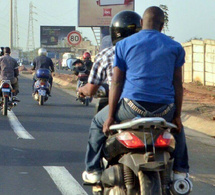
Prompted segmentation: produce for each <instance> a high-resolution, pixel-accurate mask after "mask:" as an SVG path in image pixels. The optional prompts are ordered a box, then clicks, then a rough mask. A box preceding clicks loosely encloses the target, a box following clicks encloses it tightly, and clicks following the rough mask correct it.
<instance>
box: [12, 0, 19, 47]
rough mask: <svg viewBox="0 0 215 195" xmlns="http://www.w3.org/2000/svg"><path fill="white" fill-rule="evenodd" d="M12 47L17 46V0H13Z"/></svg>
mask: <svg viewBox="0 0 215 195" xmlns="http://www.w3.org/2000/svg"><path fill="white" fill-rule="evenodd" d="M13 26H14V28H13V29H14V45H13V46H14V47H16V48H17V49H18V48H19V28H18V14H17V0H14V25H13Z"/></svg>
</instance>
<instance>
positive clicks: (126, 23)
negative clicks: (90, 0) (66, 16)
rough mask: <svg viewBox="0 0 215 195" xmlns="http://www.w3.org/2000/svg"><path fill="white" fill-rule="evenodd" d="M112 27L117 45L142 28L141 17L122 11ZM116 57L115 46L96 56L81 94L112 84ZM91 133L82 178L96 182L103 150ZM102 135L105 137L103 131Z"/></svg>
mask: <svg viewBox="0 0 215 195" xmlns="http://www.w3.org/2000/svg"><path fill="white" fill-rule="evenodd" d="M110 29H111V39H112V43H113V45H115V44H116V43H117V42H118V41H120V40H122V39H124V38H126V37H128V36H130V35H132V34H134V33H137V32H139V31H140V30H141V17H140V16H139V14H137V13H136V12H133V11H127V10H125V11H122V12H120V13H118V14H117V15H115V16H114V17H113V19H112V21H111V26H110ZM114 58H115V46H113V47H109V48H106V49H104V50H102V51H101V52H100V53H99V54H98V55H97V56H96V59H95V63H94V64H93V67H92V69H91V72H90V76H89V78H88V82H89V83H88V84H86V85H85V86H84V87H82V88H80V89H79V93H80V95H83V96H92V95H94V94H95V93H96V91H97V89H98V88H99V86H100V85H101V84H103V83H104V82H106V83H108V84H109V86H110V84H111V80H112V74H113V71H112V68H113V61H114ZM93 120H94V119H93ZM89 134H90V135H89V140H88V145H87V151H86V158H85V164H86V170H85V171H84V172H83V174H82V178H83V180H84V181H85V182H89V183H95V182H97V181H98V180H99V179H100V173H98V174H97V171H100V169H101V167H100V157H101V150H99V151H97V149H98V147H100V143H97V139H98V137H97V132H96V131H93V130H92V129H90V133H89ZM102 136H104V137H105V135H104V134H103V133H102ZM105 138H106V137H105ZM104 141H105V140H104ZM95 151H96V152H95Z"/></svg>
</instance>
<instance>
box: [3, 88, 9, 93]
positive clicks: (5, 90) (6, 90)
mask: <svg viewBox="0 0 215 195" xmlns="http://www.w3.org/2000/svg"><path fill="white" fill-rule="evenodd" d="M1 91H2V92H10V89H7V88H2V90H1Z"/></svg>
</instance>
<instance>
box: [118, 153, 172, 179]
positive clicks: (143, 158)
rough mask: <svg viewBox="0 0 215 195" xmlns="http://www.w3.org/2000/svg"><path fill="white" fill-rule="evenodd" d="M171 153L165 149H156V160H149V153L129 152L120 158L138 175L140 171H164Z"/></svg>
mask: <svg viewBox="0 0 215 195" xmlns="http://www.w3.org/2000/svg"><path fill="white" fill-rule="evenodd" d="M169 158H170V155H169V153H168V152H165V151H160V152H159V151H158V152H157V151H156V153H155V156H154V160H153V161H149V153H145V154H141V153H128V154H125V155H123V156H122V158H120V159H119V163H121V164H123V165H126V166H127V167H129V168H130V169H131V170H132V171H133V172H134V173H135V174H136V176H138V171H140V170H141V171H162V170H165V168H166V166H167V163H168V161H169Z"/></svg>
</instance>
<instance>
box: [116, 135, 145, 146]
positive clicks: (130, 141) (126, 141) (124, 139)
mask: <svg viewBox="0 0 215 195" xmlns="http://www.w3.org/2000/svg"><path fill="white" fill-rule="evenodd" d="M117 139H118V141H119V142H120V143H121V144H123V145H124V146H125V147H126V148H143V147H145V145H144V143H143V142H142V141H141V140H140V139H139V138H138V137H137V136H135V135H134V134H133V133H130V132H123V133H120V134H119V135H118V136H117Z"/></svg>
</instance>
